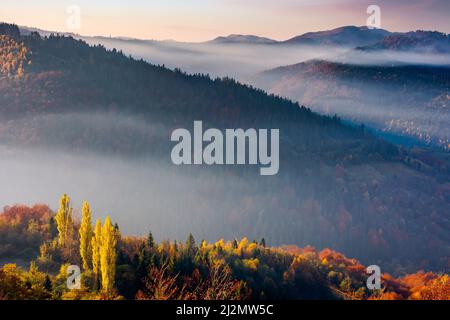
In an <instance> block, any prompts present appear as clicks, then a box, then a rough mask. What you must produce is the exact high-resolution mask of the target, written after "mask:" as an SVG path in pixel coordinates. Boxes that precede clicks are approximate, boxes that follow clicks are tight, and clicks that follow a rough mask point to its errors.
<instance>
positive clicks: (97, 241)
mask: <svg viewBox="0 0 450 320" xmlns="http://www.w3.org/2000/svg"><path fill="white" fill-rule="evenodd" d="M101 245H102V222H101V220H100V219H98V220H97V222H96V224H95V229H94V235H93V237H92V240H91V247H92V271H93V272H94V274H95V277H96V283H97V282H98V281H99V279H100V278H99V276H100V272H101V269H100V248H101Z"/></svg>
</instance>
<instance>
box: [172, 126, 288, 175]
mask: <svg viewBox="0 0 450 320" xmlns="http://www.w3.org/2000/svg"><path fill="white" fill-rule="evenodd" d="M279 137H280V131H279V129H270V152H269V148H268V147H269V141H268V140H269V130H268V129H259V130H256V129H247V130H244V129H226V130H225V134H224V133H223V132H222V131H220V130H219V129H214V128H210V129H208V130H206V131H205V132H203V123H202V121H194V134H193V137H192V136H191V132H190V131H189V130H187V129H183V128H180V129H176V130H174V131H173V132H172V135H171V141H173V142H178V143H177V144H176V145H175V146H174V147H173V149H172V153H171V158H172V162H173V163H174V164H175V165H181V164H188V165H190V164H194V165H201V164H206V165H213V164H215V165H224V164H227V165H233V164H238V165H243V164H249V165H258V164H259V165H260V166H261V168H260V174H261V175H263V176H271V175H276V174H277V173H278V170H279V167H280V161H279V156H280V146H279ZM204 143H207V145H206V146H205V147H204ZM224 143H225V149H224ZM247 146H248V148H247ZM192 151H193V152H192ZM224 152H225V154H224ZM247 158H248V159H247ZM247 160H248V162H247Z"/></svg>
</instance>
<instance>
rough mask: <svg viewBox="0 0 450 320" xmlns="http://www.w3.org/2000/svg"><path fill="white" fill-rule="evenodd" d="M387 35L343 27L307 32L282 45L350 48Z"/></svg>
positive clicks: (372, 30)
mask: <svg viewBox="0 0 450 320" xmlns="http://www.w3.org/2000/svg"><path fill="white" fill-rule="evenodd" d="M389 34H390V32H389V31H386V30H383V29H369V28H367V27H356V26H345V27H340V28H336V29H332V30H326V31H319V32H308V33H305V34H303V35H300V36H297V37H294V38H291V39H289V40H286V41H284V42H283V43H284V44H309V45H330V46H332V45H333V46H349V47H352V46H362V45H368V44H372V43H375V42H378V41H380V40H381V39H383V38H384V37H386V36H388V35H389Z"/></svg>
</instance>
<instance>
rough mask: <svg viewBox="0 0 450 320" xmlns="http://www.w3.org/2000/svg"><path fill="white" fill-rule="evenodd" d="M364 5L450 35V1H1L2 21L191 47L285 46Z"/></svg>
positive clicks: (355, 15)
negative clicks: (230, 43)
mask: <svg viewBox="0 0 450 320" xmlns="http://www.w3.org/2000/svg"><path fill="white" fill-rule="evenodd" d="M369 5H378V6H379V7H380V9H381V28H383V29H388V30H390V31H411V30H417V29H423V30H437V31H441V32H446V33H450V19H449V13H450V1H449V0H127V1H124V0H39V1H36V0H19V1H18V0H0V21H3V22H9V23H16V24H18V25H21V26H29V27H36V28H40V29H45V30H49V31H59V32H74V33H78V34H82V35H91V36H94V35H102V36H123V37H132V38H140V39H156V40H168V39H172V40H178V41H190V42H196V41H205V40H210V39H213V38H215V37H217V36H223V35H228V34H254V35H259V36H264V37H269V38H273V39H277V40H286V39H289V38H291V37H294V36H297V35H299V34H302V33H305V32H310V31H320V30H327V29H332V28H335V27H340V26H344V25H358V26H361V25H366V21H367V18H368V14H367V12H366V11H367V7H368V6H369ZM77 8H79V14H78V9H77ZM71 9H72V10H71ZM78 17H79V19H78ZM78 22H79V23H78Z"/></svg>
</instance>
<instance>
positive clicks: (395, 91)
mask: <svg viewBox="0 0 450 320" xmlns="http://www.w3.org/2000/svg"><path fill="white" fill-rule="evenodd" d="M449 75H450V68H449V67H447V66H426V65H392V66H372V65H352V64H344V63H337V62H329V61H321V60H312V61H307V62H304V63H299V64H295V65H291V66H286V67H280V68H276V69H272V70H269V71H266V72H263V73H261V74H259V75H258V76H256V77H255V78H254V80H253V83H254V84H255V85H256V86H258V87H261V88H264V89H266V90H268V91H269V92H272V93H275V94H279V95H281V96H285V97H289V98H291V99H293V100H295V101H299V102H300V103H303V104H307V105H309V106H311V107H313V108H314V110H316V111H319V112H321V113H325V114H335V113H336V114H339V115H341V116H342V117H344V118H346V119H350V120H352V121H356V122H359V123H365V124H368V125H370V126H372V127H373V128H375V129H377V130H379V131H381V132H385V133H387V134H392V135H398V136H404V137H406V138H409V139H412V141H411V143H422V144H426V145H432V146H438V147H441V148H444V149H448V148H449V143H450V132H449V131H448V128H449V123H450V118H449V117H450V115H449V103H450V100H449V99H450V82H449V79H450V78H449ZM414 141H415V142H414Z"/></svg>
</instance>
